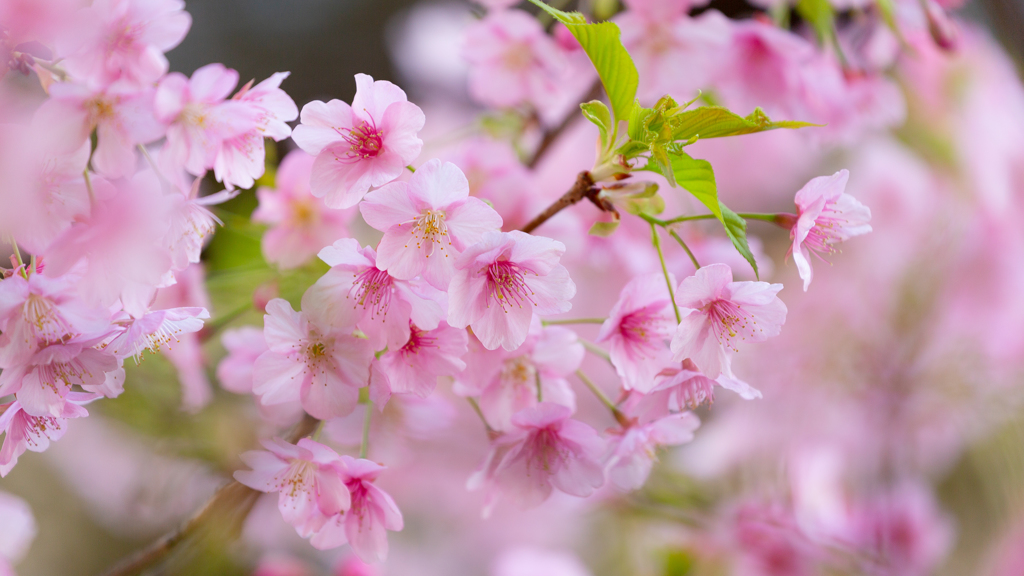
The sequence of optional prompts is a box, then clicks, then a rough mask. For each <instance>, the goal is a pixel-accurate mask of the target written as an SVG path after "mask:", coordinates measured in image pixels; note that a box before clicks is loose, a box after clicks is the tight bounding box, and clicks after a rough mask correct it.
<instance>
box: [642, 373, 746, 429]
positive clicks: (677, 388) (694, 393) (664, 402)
mask: <svg viewBox="0 0 1024 576" xmlns="http://www.w3.org/2000/svg"><path fill="white" fill-rule="evenodd" d="M715 385H718V386H721V387H722V388H725V389H727V390H732V391H733V392H735V393H737V394H739V395H740V397H741V398H743V399H744V400H753V399H755V398H760V397H761V392H760V391H758V390H756V389H755V388H753V387H752V386H750V384H747V383H746V382H743V381H742V380H739V379H737V378H735V377H731V376H727V375H726V374H725V373H724V372H723V373H722V374H719V375H718V378H715V379H714V380H712V379H711V378H708V377H707V376H705V375H704V374H703V373H702V372H701V371H700V370H699V369H698V368H697V365H696V364H694V363H693V360H690V359H689V358H687V359H685V360H683V363H682V366H681V367H680V368H665V369H664V370H662V371H661V372H659V373H658V375H657V377H656V378H655V384H654V388H652V389H651V390H650V391H648V392H646V393H642V394H641V393H636V392H634V393H633V394H631V395H630V397H629V399H628V400H627V401H626V407H627V411H628V412H629V414H635V415H637V416H639V417H640V418H641V419H642V420H644V421H650V420H655V419H657V418H662V417H664V416H667V415H669V414H672V413H675V412H682V411H684V410H686V409H687V408H692V409H695V408H697V407H698V406H700V405H701V404H704V403H705V402H707V403H712V402H714V401H715Z"/></svg>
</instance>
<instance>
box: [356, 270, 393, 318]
mask: <svg viewBox="0 0 1024 576" xmlns="http://www.w3.org/2000/svg"><path fill="white" fill-rule="evenodd" d="M391 283H392V279H391V276H390V275H389V274H388V273H387V272H385V271H384V270H380V269H378V268H377V267H376V266H374V267H373V268H367V269H366V271H364V272H363V273H362V274H358V275H356V280H355V282H353V283H352V288H351V289H350V290H349V293H348V295H347V296H345V297H346V298H353V299H355V301H356V303H355V307H359V306H362V307H363V310H369V312H370V319H371V320H372V319H374V318H376V317H377V316H380V318H381V320H383V319H384V317H385V316H387V314H388V308H390V307H391Z"/></svg>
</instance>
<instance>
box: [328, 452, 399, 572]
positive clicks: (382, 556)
mask: <svg viewBox="0 0 1024 576" xmlns="http://www.w3.org/2000/svg"><path fill="white" fill-rule="evenodd" d="M341 459H342V461H343V462H344V467H343V472H342V478H343V480H344V482H345V486H346V487H347V488H348V491H349V492H350V493H351V494H352V507H351V508H350V509H349V510H348V511H347V512H345V513H344V514H338V515H336V516H334V517H333V518H331V519H330V520H328V522H327V523H326V524H325V525H324V527H323V528H322V529H321V530H320V531H319V532H318V533H317V534H316V535H315V536H313V538H311V539H310V544H312V545H313V547H314V548H317V549H318V550H328V549H330V548H337V547H338V546H341V545H342V544H344V543H346V542H348V544H349V545H350V546H351V547H352V552H354V553H355V555H356V556H358V557H359V559H360V560H362V561H363V562H370V563H377V562H383V561H384V560H386V559H387V557H388V537H387V530H391V531H392V532H399V531H401V530H402V528H403V527H404V526H405V523H404V522H403V520H402V512H401V511H400V510H399V509H398V505H397V504H395V501H394V500H393V499H392V498H391V496H390V495H388V493H387V492H385V491H383V490H381V489H380V488H378V487H377V485H376V484H374V481H375V480H376V479H377V476H379V475H380V473H381V472H383V471H384V469H385V468H384V466H381V465H379V464H377V463H375V462H371V461H369V460H365V459H362V458H360V459H356V458H352V457H351V456H342V457H341Z"/></svg>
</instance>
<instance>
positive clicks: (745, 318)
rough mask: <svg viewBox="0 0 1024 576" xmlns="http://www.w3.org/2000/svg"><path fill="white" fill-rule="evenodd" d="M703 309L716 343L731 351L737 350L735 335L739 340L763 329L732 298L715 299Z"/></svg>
mask: <svg viewBox="0 0 1024 576" xmlns="http://www.w3.org/2000/svg"><path fill="white" fill-rule="evenodd" d="M704 310H705V313H706V314H707V315H708V320H709V321H710V322H711V330H712V331H713V332H714V333H715V338H717V339H718V343H719V344H721V345H722V346H724V347H726V348H729V349H730V350H732V351H733V352H738V351H739V350H738V349H737V348H736V344H737V343H736V338H737V337H738V338H739V339H740V340H746V339H747V336H748V335H750V334H751V333H753V331H754V330H757V331H759V332H763V331H764V330H762V329H761V328H760V327H758V326H757V320H755V319H754V317H753V316H751V315H750V314H749V313H748V312H747V311H746V310H744V309H743V307H742V306H741V305H739V304H737V303H735V302H733V301H732V300H724V299H719V300H715V301H714V302H712V303H711V304H708V305H707V306H706V307H705V308H704Z"/></svg>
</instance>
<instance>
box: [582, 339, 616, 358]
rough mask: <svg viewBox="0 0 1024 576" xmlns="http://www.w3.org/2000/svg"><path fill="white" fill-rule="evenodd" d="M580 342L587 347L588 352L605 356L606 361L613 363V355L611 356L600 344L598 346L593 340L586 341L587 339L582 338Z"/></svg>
mask: <svg viewBox="0 0 1024 576" xmlns="http://www.w3.org/2000/svg"><path fill="white" fill-rule="evenodd" d="M579 343H580V344H582V345H583V347H584V348H586V349H587V352H590V353H591V354H593V355H594V356H599V357H601V358H604V359H605V361H607V362H608V363H609V364H611V362H612V357H611V356H609V355H608V352H605V350H604V349H603V348H601V347H600V346H598V345H596V344H593V343H591V342H588V341H586V340H584V339H582V338H580V339H579Z"/></svg>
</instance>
